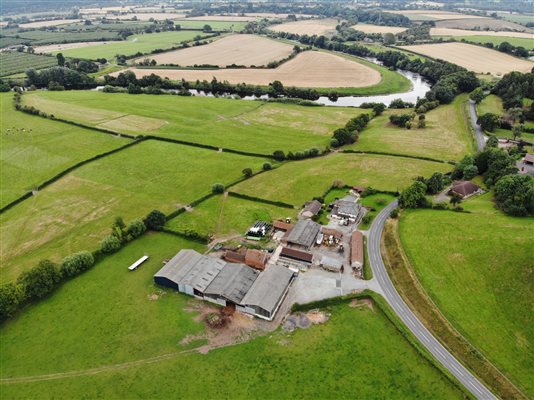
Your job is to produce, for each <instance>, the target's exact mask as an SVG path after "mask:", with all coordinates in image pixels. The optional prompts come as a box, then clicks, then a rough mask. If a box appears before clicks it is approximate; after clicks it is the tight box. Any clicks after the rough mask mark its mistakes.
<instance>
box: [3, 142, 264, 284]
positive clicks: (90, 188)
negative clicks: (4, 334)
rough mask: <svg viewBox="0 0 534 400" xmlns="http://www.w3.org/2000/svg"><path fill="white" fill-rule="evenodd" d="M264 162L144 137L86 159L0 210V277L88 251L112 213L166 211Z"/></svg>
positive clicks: (137, 214) (135, 215) (135, 214)
mask: <svg viewBox="0 0 534 400" xmlns="http://www.w3.org/2000/svg"><path fill="white" fill-rule="evenodd" d="M264 161H265V160H263V159H260V158H253V157H247V156H240V155H235V154H229V153H218V152H215V151H211V150H204V149H198V148H195V147H190V146H181V145H175V144H169V143H163V142H155V141H147V142H143V143H140V144H137V145H135V146H133V147H130V148H128V149H126V150H123V151H120V152H118V153H115V154H113V155H111V156H108V157H105V158H102V159H100V160H98V161H95V162H92V163H90V164H87V165H85V166H83V167H81V168H79V169H77V170H75V171H73V172H72V173H70V174H68V175H66V176H65V177H63V178H61V179H60V180H59V181H57V182H55V183H54V184H52V185H51V186H49V187H47V188H46V189H44V190H42V191H40V192H39V194H38V195H36V196H33V197H32V198H30V199H28V200H26V201H24V202H23V203H21V204H19V205H17V206H16V207H14V208H12V209H10V210H9V211H7V212H6V213H4V214H2V215H1V216H0V221H1V227H0V234H1V235H2V241H1V243H0V249H1V253H2V260H1V261H2V262H1V264H2V268H1V270H0V277H1V278H2V281H3V282H5V281H10V280H13V279H15V278H16V277H17V276H18V274H19V273H20V272H21V271H22V270H25V269H28V268H30V267H32V266H33V265H35V264H36V263H37V262H38V261H39V260H40V259H44V258H51V259H54V260H60V259H61V258H62V257H64V256H66V255H68V254H70V253H72V252H76V251H79V250H83V249H87V250H94V249H96V248H97V247H98V244H99V243H100V241H101V240H102V239H103V238H104V237H105V236H106V235H107V234H109V227H110V226H111V224H112V222H113V220H114V218H115V217H117V216H122V217H123V218H124V219H125V221H128V220H131V219H134V218H140V217H144V216H145V215H146V214H147V213H148V212H150V211H151V210H153V209H159V210H161V211H163V212H164V213H170V212H171V211H173V210H175V209H177V208H178V207H181V206H183V205H185V204H188V203H189V202H191V201H193V200H195V199H197V198H199V197H201V196H204V195H205V194H207V193H209V192H210V191H211V186H212V185H213V184H214V183H217V182H221V183H223V184H228V183H230V182H232V181H235V180H236V179H238V178H240V177H241V176H242V173H241V171H242V170H243V168H246V167H250V168H252V169H253V170H254V171H258V170H259V168H260V167H261V165H262V164H263V162H264Z"/></svg>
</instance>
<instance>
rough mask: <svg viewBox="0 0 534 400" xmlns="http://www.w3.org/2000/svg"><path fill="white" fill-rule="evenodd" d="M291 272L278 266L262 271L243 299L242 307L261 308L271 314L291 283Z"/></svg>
mask: <svg viewBox="0 0 534 400" xmlns="http://www.w3.org/2000/svg"><path fill="white" fill-rule="evenodd" d="M292 278H293V272H292V271H290V270H289V269H287V268H285V267H281V266H279V265H272V266H270V267H268V268H267V269H266V270H265V271H263V272H262V273H261V274H260V275H259V276H258V279H256V281H255V282H254V284H253V285H252V287H251V288H250V290H249V291H248V293H247V295H246V296H245V298H244V299H243V303H242V304H244V305H248V306H256V307H261V308H263V309H264V310H267V311H268V312H269V313H272V312H273V311H274V310H275V308H276V306H277V305H278V301H279V300H280V298H281V297H282V295H283V294H284V292H285V291H286V289H287V287H288V286H289V284H290V283H291V279H292Z"/></svg>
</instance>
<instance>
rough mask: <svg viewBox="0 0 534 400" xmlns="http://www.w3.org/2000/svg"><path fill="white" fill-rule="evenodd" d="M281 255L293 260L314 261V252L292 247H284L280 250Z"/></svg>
mask: <svg viewBox="0 0 534 400" xmlns="http://www.w3.org/2000/svg"><path fill="white" fill-rule="evenodd" d="M280 257H287V258H291V259H293V260H298V261H304V262H307V263H311V262H312V261H313V254H312V253H308V252H307V251H300V250H296V249H290V248H289V247H283V248H282V251H281V252H280Z"/></svg>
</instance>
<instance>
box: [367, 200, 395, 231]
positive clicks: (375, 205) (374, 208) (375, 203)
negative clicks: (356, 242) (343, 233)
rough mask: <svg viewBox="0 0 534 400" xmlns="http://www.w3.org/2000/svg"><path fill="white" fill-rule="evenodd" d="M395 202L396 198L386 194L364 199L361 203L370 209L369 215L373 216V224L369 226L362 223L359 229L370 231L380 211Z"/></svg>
mask: <svg viewBox="0 0 534 400" xmlns="http://www.w3.org/2000/svg"><path fill="white" fill-rule="evenodd" d="M393 200H395V196H392V195H390V194H384V193H377V194H373V195H371V196H366V197H362V198H361V200H360V203H361V204H362V205H363V206H364V207H367V208H369V211H368V212H367V215H370V216H371V222H369V223H367V224H366V223H364V222H362V223H361V224H360V225H358V229H360V230H363V229H369V228H370V227H371V223H372V220H373V219H374V217H376V216H377V215H378V213H380V211H382V209H383V208H384V207H385V206H387V205H388V204H389V203H391V202H392V201H393Z"/></svg>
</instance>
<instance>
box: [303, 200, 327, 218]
mask: <svg viewBox="0 0 534 400" xmlns="http://www.w3.org/2000/svg"><path fill="white" fill-rule="evenodd" d="M322 207H323V205H322V204H321V203H320V202H318V201H317V200H312V201H308V202H306V204H305V205H304V208H303V209H302V211H301V212H300V216H301V217H302V218H313V217H315V216H317V215H319V213H320V212H321V208H322Z"/></svg>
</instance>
